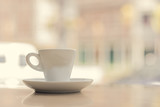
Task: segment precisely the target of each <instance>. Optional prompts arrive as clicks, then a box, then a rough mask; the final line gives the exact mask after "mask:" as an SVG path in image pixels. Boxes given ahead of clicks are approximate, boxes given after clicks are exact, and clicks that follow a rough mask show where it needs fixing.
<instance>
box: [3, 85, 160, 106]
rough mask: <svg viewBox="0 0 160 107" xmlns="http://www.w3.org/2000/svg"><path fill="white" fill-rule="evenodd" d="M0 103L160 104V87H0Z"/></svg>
mask: <svg viewBox="0 0 160 107" xmlns="http://www.w3.org/2000/svg"><path fill="white" fill-rule="evenodd" d="M0 107H160V87H159V86H151V85H150V86H143V85H114V86H107V85H95V86H93V85H92V86H90V87H88V88H85V89H84V90H82V92H81V93H72V94H43V93H34V91H33V90H32V89H29V88H27V87H26V88H16V89H10V88H0Z"/></svg>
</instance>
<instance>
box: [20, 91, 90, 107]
mask: <svg viewBox="0 0 160 107" xmlns="http://www.w3.org/2000/svg"><path fill="white" fill-rule="evenodd" d="M91 102H92V101H91V99H90V98H88V97H87V96H85V95H84V94H82V93H72V94H44V93H31V94H29V95H27V96H26V97H25V98H24V99H23V100H22V103H23V104H24V105H30V106H44V107H53V106H56V107H59V106H65V107H75V106H77V105H79V106H81V105H89V104H91Z"/></svg>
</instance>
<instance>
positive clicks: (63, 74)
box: [26, 49, 75, 81]
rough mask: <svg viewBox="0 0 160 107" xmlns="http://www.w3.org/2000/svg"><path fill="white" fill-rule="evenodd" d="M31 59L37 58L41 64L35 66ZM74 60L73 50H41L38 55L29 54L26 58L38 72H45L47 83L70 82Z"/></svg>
mask: <svg viewBox="0 0 160 107" xmlns="http://www.w3.org/2000/svg"><path fill="white" fill-rule="evenodd" d="M31 57H36V58H37V59H38V61H39V64H38V65H33V64H32V63H31V61H30V58H31ZM74 59H75V50H73V49H44V50H39V51H38V54H36V53H29V54H28V55H27V56H26V61H27V63H28V65H29V66H30V67H31V68H33V69H35V70H37V71H43V73H44V77H45V79H46V81H68V80H70V75H71V72H72V68H73V64H74Z"/></svg>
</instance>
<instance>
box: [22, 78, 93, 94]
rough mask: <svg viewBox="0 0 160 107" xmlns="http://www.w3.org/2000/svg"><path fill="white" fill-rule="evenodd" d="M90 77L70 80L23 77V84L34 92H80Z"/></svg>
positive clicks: (87, 83)
mask: <svg viewBox="0 0 160 107" xmlns="http://www.w3.org/2000/svg"><path fill="white" fill-rule="evenodd" d="M92 81H93V80H92V79H84V78H76V79H71V80H70V81H62V82H61V81H60V82H59V81H46V80H44V79H40V78H33V79H25V80H23V82H24V84H25V85H27V86H28V87H30V88H32V89H34V90H35V91H36V92H47V93H70V92H80V91H81V90H82V89H83V88H85V87H87V86H88V85H90V84H91V83H92Z"/></svg>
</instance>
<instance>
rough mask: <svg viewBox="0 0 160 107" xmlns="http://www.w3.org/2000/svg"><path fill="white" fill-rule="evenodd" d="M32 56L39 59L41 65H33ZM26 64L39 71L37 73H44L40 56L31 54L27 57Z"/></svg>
mask: <svg viewBox="0 0 160 107" xmlns="http://www.w3.org/2000/svg"><path fill="white" fill-rule="evenodd" d="M32 56H34V57H36V58H37V59H38V61H39V64H38V65H33V64H32V63H31V61H30V58H31V57H32ZM26 62H27V64H28V65H29V66H30V67H31V68H33V69H35V70H37V71H42V66H41V61H40V56H39V54H36V53H29V54H28V55H27V56H26Z"/></svg>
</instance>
